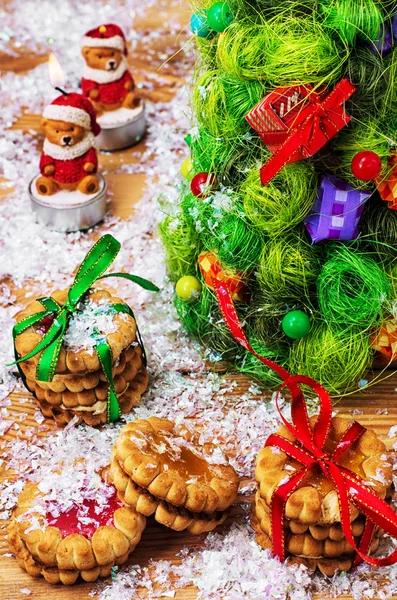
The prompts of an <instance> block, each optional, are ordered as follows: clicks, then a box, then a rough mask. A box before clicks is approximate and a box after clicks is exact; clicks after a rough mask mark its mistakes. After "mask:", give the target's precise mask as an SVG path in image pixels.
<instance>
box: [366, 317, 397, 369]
mask: <svg viewBox="0 0 397 600" xmlns="http://www.w3.org/2000/svg"><path fill="white" fill-rule="evenodd" d="M371 346H372V348H373V349H374V350H376V355H375V359H374V364H375V366H376V367H385V366H387V365H392V363H394V362H395V361H396V360H397V322H396V320H395V319H394V318H393V317H392V316H390V318H389V319H388V320H387V321H386V322H384V323H382V325H381V327H380V328H379V329H378V330H377V331H376V332H374V333H373V335H372V336H371Z"/></svg>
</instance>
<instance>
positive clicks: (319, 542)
mask: <svg viewBox="0 0 397 600" xmlns="http://www.w3.org/2000/svg"><path fill="white" fill-rule="evenodd" d="M258 492H259V490H258ZM258 492H257V494H256V496H255V503H254V506H255V515H256V518H257V520H258V523H259V526H260V528H261V530H262V532H263V533H264V534H266V535H267V536H268V537H269V539H270V538H271V521H270V513H269V512H268V507H267V505H266V503H265V502H264V500H262V498H261V497H260V495H258ZM364 526H365V522H364V520H363V519H357V520H356V521H354V522H353V523H352V529H353V535H354V536H355V541H356V544H358V543H359V540H360V536H361V535H362V533H363V531H364ZM324 529H326V528H324ZM328 529H329V531H330V532H332V533H336V531H335V530H334V529H332V528H328ZM323 533H324V531H322V532H321V534H323ZM316 534H317V537H313V535H312V534H311V532H310V530H309V531H306V532H305V533H298V534H296V533H292V531H291V530H290V529H289V528H288V527H286V528H285V531H284V536H285V548H286V550H287V552H288V553H290V554H293V555H294V556H301V557H304V558H310V559H312V558H316V559H318V558H339V557H340V556H346V557H347V556H349V555H350V554H354V550H353V548H352V547H351V546H350V544H349V542H348V541H347V540H346V538H345V536H344V535H343V532H342V536H340V535H339V532H338V534H337V535H336V536H335V535H334V536H333V537H334V539H332V538H331V537H323V536H322V535H321V536H320V535H318V534H319V532H318V530H316ZM335 537H336V538H337V539H335ZM378 546H379V530H378V531H377V532H376V534H375V537H374V539H373V541H372V544H371V548H370V552H371V553H373V552H375V551H376V550H377V548H378Z"/></svg>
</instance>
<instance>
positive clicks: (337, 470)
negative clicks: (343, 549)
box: [213, 279, 397, 566]
mask: <svg viewBox="0 0 397 600" xmlns="http://www.w3.org/2000/svg"><path fill="white" fill-rule="evenodd" d="M213 286H214V289H215V292H216V295H217V299H218V304H219V306H220V309H221V311H222V315H223V317H224V319H225V322H226V324H227V325H228V327H229V329H230V332H231V333H232V335H233V337H234V339H235V340H236V341H237V342H238V343H239V344H240V345H241V346H242V347H243V348H245V349H246V350H248V352H250V353H251V354H253V355H254V356H255V357H256V358H257V359H258V360H260V361H261V362H262V363H263V364H265V365H266V366H267V367H270V368H271V369H273V370H274V371H275V372H276V373H278V375H279V376H280V377H281V379H282V380H283V384H282V385H281V387H280V389H279V391H278V394H277V408H278V410H279V413H280V416H281V419H282V421H283V423H284V425H285V426H286V427H287V429H288V430H289V431H290V433H292V434H293V436H294V437H295V440H296V441H294V442H291V441H289V440H287V439H285V438H283V437H282V436H280V435H277V434H273V435H271V436H270V437H269V438H268V439H267V441H266V446H276V447H277V448H279V449H280V450H282V451H283V452H285V453H286V454H287V455H288V456H291V457H292V458H294V459H296V460H297V461H298V462H299V463H301V465H302V467H301V468H300V469H299V470H298V471H295V473H293V474H292V475H291V476H290V477H289V478H288V479H287V480H285V479H284V480H283V481H281V482H280V483H279V485H278V486H277V487H276V489H275V490H274V492H273V496H272V500H271V526H272V545H273V553H274V554H275V556H277V557H278V558H279V559H280V560H285V540H284V519H285V505H286V503H287V500H288V498H289V496H290V495H291V494H292V492H293V491H294V490H295V489H297V488H298V487H299V484H300V483H301V482H302V480H303V479H304V477H305V476H306V475H307V473H308V472H309V471H310V470H311V469H313V468H314V467H315V466H318V467H319V468H320V469H321V471H322V472H323V474H324V475H325V477H326V478H327V479H328V480H329V481H330V482H331V483H332V484H333V485H334V487H335V490H336V492H337V495H338V501H339V509H340V520H341V525H342V530H343V533H344V535H345V537H346V539H347V541H348V542H349V544H350V545H351V546H352V548H353V549H354V550H355V552H356V559H355V562H354V564H355V565H357V564H358V563H360V562H362V561H363V560H364V561H366V562H367V563H370V564H371V565H376V566H386V565H391V564H394V563H395V562H397V549H396V550H394V552H392V553H391V554H390V555H389V556H387V557H385V558H373V557H371V556H369V555H368V551H369V548H370V545H371V539H372V535H373V533H374V530H375V527H376V526H379V527H380V528H381V529H383V530H384V531H385V532H386V533H388V534H389V535H391V536H392V537H394V538H397V515H396V514H395V513H394V512H393V510H392V509H391V507H390V506H389V505H388V504H387V503H386V502H385V501H384V500H383V499H382V498H381V497H380V496H378V494H376V493H375V492H374V491H373V490H372V489H371V488H369V487H368V486H367V485H366V483H365V482H364V481H363V480H362V479H361V477H359V476H358V475H356V474H355V473H353V472H352V471H351V470H350V469H347V468H346V467H343V466H342V465H339V464H338V458H340V457H341V455H342V454H343V453H344V452H346V451H347V450H348V449H349V448H350V447H351V446H352V444H354V443H355V442H356V441H357V440H358V439H359V437H360V436H361V435H362V434H363V433H364V431H365V428H364V427H363V426H362V425H360V424H359V423H357V422H354V423H352V424H351V425H350V427H349V428H348V429H347V430H346V432H345V433H344V435H343V436H342V438H341V440H340V441H339V443H338V445H337V447H336V448H335V450H334V451H333V453H332V454H327V453H326V452H324V447H325V444H326V441H327V439H328V436H329V431H330V426H331V419H332V402H331V398H330V396H329V394H328V392H327V390H326V389H325V388H323V387H322V386H321V385H320V384H319V383H318V382H317V381H315V380H314V379H311V378H310V377H306V376H304V375H296V376H292V375H290V374H289V373H288V371H286V370H285V369H284V368H283V367H281V366H280V365H278V364H277V363H275V362H273V361H271V360H268V359H267V358H264V357H263V356H260V355H259V354H257V353H256V352H255V350H254V349H253V348H252V346H251V345H250V343H249V342H248V340H247V338H246V336H245V333H244V331H243V329H242V326H241V323H240V321H239V318H238V315H237V312H236V309H235V307H234V304H233V300H232V297H231V295H230V292H229V290H228V288H227V285H225V283H224V282H222V281H219V280H216V279H214V280H213ZM301 384H304V385H307V386H309V387H311V388H312V390H313V391H314V392H315V393H316V395H317V396H318V398H319V400H320V413H319V415H318V418H317V421H316V423H315V425H314V428H313V430H312V429H311V428H310V424H309V417H308V413H307V407H306V400H305V398H304V396H303V393H302V391H301V388H300V385H301ZM285 387H287V388H288V389H289V391H290V394H291V416H292V424H291V423H289V422H288V421H287V420H286V419H285V418H284V416H283V415H282V413H281V411H280V408H279V406H278V396H279V394H280V392H281V390H282V389H283V388H285ZM349 502H353V504H355V505H356V506H357V508H358V509H359V510H360V511H361V513H363V514H364V515H365V517H366V525H365V529H364V533H363V535H362V536H361V539H360V543H359V545H358V547H357V546H356V542H355V540H354V536H353V531H352V526H351V522H350V510H349Z"/></svg>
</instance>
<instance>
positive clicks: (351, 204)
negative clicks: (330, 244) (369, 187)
mask: <svg viewBox="0 0 397 600" xmlns="http://www.w3.org/2000/svg"><path fill="white" fill-rule="evenodd" d="M369 196H370V193H369V192H365V191H363V190H356V189H354V188H353V187H352V186H351V185H349V184H348V183H347V182H346V181H343V180H342V179H338V178H337V177H334V176H333V175H330V174H328V173H327V174H325V175H323V177H322V178H321V182H320V185H319V188H318V193H317V198H316V201H315V203H314V205H313V208H312V209H311V211H310V213H309V215H308V216H307V217H306V219H305V226H306V229H307V231H308V232H309V235H310V237H311V239H312V242H313V244H316V243H317V242H321V240H354V239H356V238H357V237H358V234H359V230H358V224H359V222H360V218H361V215H362V212H363V210H364V205H365V202H366V201H367V199H368V198H369Z"/></svg>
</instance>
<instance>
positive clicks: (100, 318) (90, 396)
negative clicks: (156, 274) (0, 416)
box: [15, 289, 148, 425]
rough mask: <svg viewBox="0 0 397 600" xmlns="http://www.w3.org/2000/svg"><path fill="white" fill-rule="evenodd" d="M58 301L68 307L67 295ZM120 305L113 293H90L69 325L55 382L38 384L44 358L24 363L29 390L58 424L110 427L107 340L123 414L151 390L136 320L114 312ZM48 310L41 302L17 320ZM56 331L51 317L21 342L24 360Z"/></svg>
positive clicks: (56, 297) (59, 293)
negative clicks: (102, 347) (104, 364)
mask: <svg viewBox="0 0 397 600" xmlns="http://www.w3.org/2000/svg"><path fill="white" fill-rule="evenodd" d="M52 298H54V300H56V301H57V302H58V303H59V304H60V305H63V304H64V303H65V302H66V299H67V291H66V290H64V291H55V292H54V293H53V294H52ZM117 304H122V300H120V299H119V298H117V297H115V296H112V295H111V294H110V293H109V292H108V291H105V290H101V289H91V290H89V292H87V294H86V296H85V298H84V301H83V302H82V303H81V306H79V307H78V311H77V312H76V313H75V314H74V315H73V316H72V317H71V319H70V320H69V323H68V328H67V330H66V333H65V335H64V337H63V342H62V347H61V351H60V355H59V360H58V364H57V366H56V371H55V373H56V374H55V376H54V378H53V380H52V381H50V382H45V381H39V380H38V379H37V376H36V368H37V363H38V361H39V359H40V356H41V353H39V354H37V355H36V356H34V357H33V358H31V359H30V360H27V361H25V362H22V363H20V368H21V370H22V371H23V374H24V376H25V379H26V385H27V387H28V389H29V390H30V391H31V392H33V394H34V395H35V396H36V398H37V400H38V402H39V405H40V408H41V410H42V412H43V414H44V416H46V417H52V418H54V419H55V420H56V422H57V423H58V424H59V425H65V424H66V423H68V422H69V421H71V420H72V419H73V417H75V416H77V417H78V419H79V420H80V421H84V422H85V423H87V424H88V425H99V424H101V423H106V420H107V392H108V383H107V381H106V378H105V375H104V373H103V371H102V368H101V365H100V363H99V358H98V356H97V353H96V352H95V345H96V343H97V342H98V340H100V339H101V338H102V339H106V341H107V343H108V344H109V346H110V349H111V354H112V364H113V368H112V374H113V378H114V383H115V389H116V393H117V397H118V402H119V405H120V408H121V411H122V412H123V413H127V412H129V411H130V410H131V408H132V407H133V406H136V405H137V404H138V403H139V401H140V398H141V395H142V394H143V393H144V391H145V390H146V388H147V384H148V374H147V370H146V363H145V359H144V355H143V349H142V347H141V345H140V344H139V342H138V340H137V326H136V322H135V319H134V318H133V317H132V316H131V315H130V314H127V313H119V312H116V311H115V310H114V309H112V306H113V305H117ZM42 310H43V306H42V305H41V304H40V302H38V301H35V302H33V303H32V304H30V305H28V306H27V308H25V309H24V310H23V311H22V312H20V313H18V315H17V316H16V320H17V322H19V321H21V320H22V319H24V318H26V317H28V316H30V315H33V314H35V313H37V312H40V311H42ZM46 319H48V320H49V322H48V323H47V322H46ZM50 325H51V319H50V317H46V318H44V320H43V321H40V322H39V323H37V324H36V325H32V326H31V327H29V328H28V329H26V331H24V332H23V333H21V334H20V335H19V336H18V337H17V338H16V340H15V348H16V351H17V354H18V356H20V357H21V356H25V355H26V354H27V353H28V352H30V351H31V350H32V349H33V348H34V347H35V346H36V345H37V343H38V342H39V341H40V340H41V339H42V337H43V336H44V334H45V333H46V331H48V328H49V327H50Z"/></svg>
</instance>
